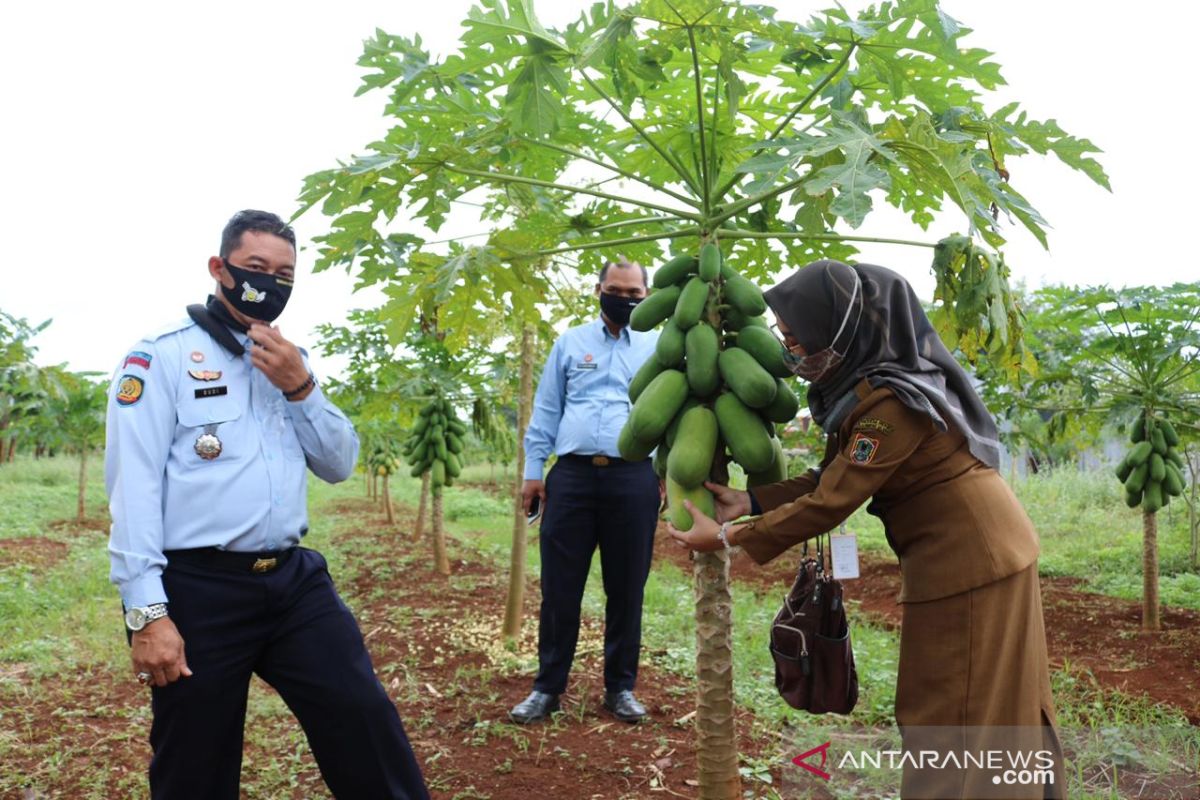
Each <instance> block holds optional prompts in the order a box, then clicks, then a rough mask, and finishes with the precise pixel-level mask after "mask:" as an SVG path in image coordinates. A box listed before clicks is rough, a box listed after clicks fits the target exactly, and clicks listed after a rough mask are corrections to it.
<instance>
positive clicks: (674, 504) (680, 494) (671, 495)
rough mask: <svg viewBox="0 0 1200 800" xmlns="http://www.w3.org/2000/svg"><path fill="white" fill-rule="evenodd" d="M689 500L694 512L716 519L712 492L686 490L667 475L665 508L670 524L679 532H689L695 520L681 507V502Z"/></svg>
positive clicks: (702, 489)
mask: <svg viewBox="0 0 1200 800" xmlns="http://www.w3.org/2000/svg"><path fill="white" fill-rule="evenodd" d="M684 500H690V501H691V502H692V505H694V506H695V507H696V510H697V511H699V512H700V513H701V514H704V515H705V516H708V517H712V518H716V516H717V508H716V502H715V500H714V499H713V495H712V492H710V491H709V490H708V489H705V488H704V487H703V486H699V487H697V488H695V489H686V488H684V487H683V486H680V485H679V484H678V483H676V482H675V481H673V480H672V479H671V476H670V475H669V474H668V475H667V508H668V514H669V517H668V518H669V519H670V520H671V524H672V525H674V526H675V527H676V529H678V530H681V531H690V530H691V529H692V525H694V524H695V520H694V519H693V518H692V514H691V512H689V511H688V510H687V509H686V508H684V507H683V501H684Z"/></svg>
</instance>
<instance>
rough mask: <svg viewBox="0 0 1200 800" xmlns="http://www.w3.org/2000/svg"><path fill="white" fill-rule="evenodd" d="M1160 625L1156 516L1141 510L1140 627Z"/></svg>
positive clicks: (1152, 627) (1151, 627)
mask: <svg viewBox="0 0 1200 800" xmlns="http://www.w3.org/2000/svg"><path fill="white" fill-rule="evenodd" d="M1161 627H1162V625H1161V623H1160V622H1159V617H1158V516H1157V514H1156V513H1155V512H1153V511H1143V512H1142V629H1143V630H1147V631H1156V630H1159V629H1160V628H1161Z"/></svg>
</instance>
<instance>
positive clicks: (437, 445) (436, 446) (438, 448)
mask: <svg viewBox="0 0 1200 800" xmlns="http://www.w3.org/2000/svg"><path fill="white" fill-rule="evenodd" d="M433 450H434V452H435V453H436V454H437V458H438V461H445V460H446V456H447V455H448V454H449V452H450V451H449V450H448V449H447V448H446V440H445V438H442V439H438V440H436V441H435V442H434V443H433Z"/></svg>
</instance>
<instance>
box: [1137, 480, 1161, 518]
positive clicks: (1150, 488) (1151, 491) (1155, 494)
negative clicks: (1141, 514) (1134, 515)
mask: <svg viewBox="0 0 1200 800" xmlns="http://www.w3.org/2000/svg"><path fill="white" fill-rule="evenodd" d="M1166 500H1167V498H1164V497H1163V485H1162V484H1161V483H1159V482H1158V481H1149V482H1147V483H1146V491H1145V492H1144V493H1143V494H1142V510H1143V511H1149V512H1150V513H1151V514H1153V513H1154V512H1155V511H1158V510H1159V509H1161V508H1162V507H1163V506H1165V505H1166V504H1167V503H1166Z"/></svg>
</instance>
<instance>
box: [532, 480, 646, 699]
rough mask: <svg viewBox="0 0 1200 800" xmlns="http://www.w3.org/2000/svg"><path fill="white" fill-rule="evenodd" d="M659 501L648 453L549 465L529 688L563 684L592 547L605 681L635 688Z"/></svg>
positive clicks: (554, 689)
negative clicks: (534, 663) (600, 587)
mask: <svg viewBox="0 0 1200 800" xmlns="http://www.w3.org/2000/svg"><path fill="white" fill-rule="evenodd" d="M658 507H659V494H658V478H657V476H655V474H654V468H653V467H652V466H651V464H650V461H649V460H646V461H638V462H615V463H612V464H610V465H608V466H604V467H601V466H595V465H593V464H591V463H590V462H588V461H586V460H578V459H574V458H569V457H568V458H562V459H560V460H559V461H558V462H557V463H555V465H554V466H553V467H552V468H551V470H550V474H549V475H547V476H546V509H545V511H544V512H543V516H542V525H541V536H540V540H539V546H540V550H541V556H542V575H541V580H542V609H541V617H540V624H539V626H538V664H539V666H538V675H537V678H536V679H535V680H534V684H533V688H534V689H536V690H538V691H541V692H548V693H549V694H561V693H562V692H563V691H565V690H566V688H567V676H568V675H569V674H570V671H571V662H572V661H573V660H574V659H575V644H576V642H577V641H578V639H579V608H580V604H581V602H582V600H583V589H584V585H585V584H586V583H587V576H588V568H589V567H590V566H591V563H592V554H593V553H594V552H595V551H596V548H597V546H599V548H600V568H601V573H602V575H603V579H604V594H605V596H606V601H605V607H604V688H605V689H606V690H607V691H619V690H622V689H632V688H633V687H634V684H635V683H636V682H637V670H638V655H639V653H640V652H641V646H642V595H643V592H644V590H645V587H646V578H647V576H649V574H650V558H651V554H652V553H653V551H654V529H655V527H657V524H658Z"/></svg>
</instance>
